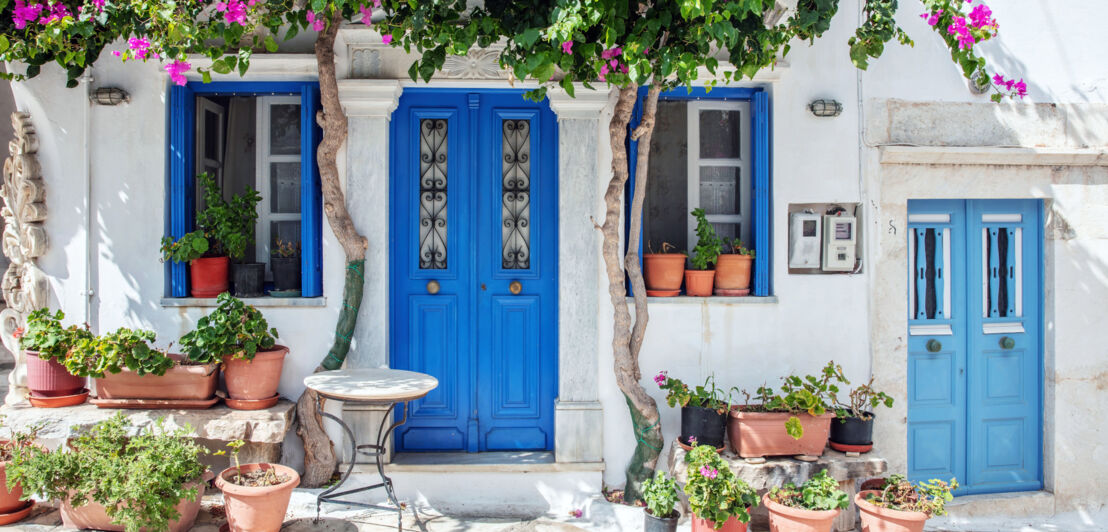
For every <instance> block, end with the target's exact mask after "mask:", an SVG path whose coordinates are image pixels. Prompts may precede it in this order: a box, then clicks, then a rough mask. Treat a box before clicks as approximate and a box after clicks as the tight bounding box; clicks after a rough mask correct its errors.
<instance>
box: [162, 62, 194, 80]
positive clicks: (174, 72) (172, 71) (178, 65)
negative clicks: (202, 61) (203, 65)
mask: <svg viewBox="0 0 1108 532" xmlns="http://www.w3.org/2000/svg"><path fill="white" fill-rule="evenodd" d="M190 68H192V65H191V64H189V63H188V62H187V61H181V60H180V59H178V60H176V61H174V62H172V63H169V64H168V65H166V66H165V71H166V72H168V73H169V79H171V80H173V83H176V84H177V85H184V84H185V83H188V80H187V79H185V72H188V71H189V69H190Z"/></svg>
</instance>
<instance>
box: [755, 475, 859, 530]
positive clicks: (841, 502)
mask: <svg viewBox="0 0 1108 532" xmlns="http://www.w3.org/2000/svg"><path fill="white" fill-rule="evenodd" d="M762 504H764V505H765V506H766V509H767V510H769V528H770V530H774V531H780V532H831V527H832V526H833V525H834V522H835V518H836V517H838V515H839V512H841V511H843V510H844V509H846V507H847V506H849V505H850V500H849V499H848V497H847V495H846V492H844V491H842V490H840V489H839V483H838V481H836V480H835V479H833V478H831V476H830V475H828V474H827V470H826V469H822V470H820V472H819V473H816V474H815V475H814V476H812V478H809V479H808V480H807V481H805V482H804V483H803V484H801V485H800V487H797V486H796V485H794V484H793V483H791V482H790V483H788V484H785V485H784V486H782V487H780V488H773V489H771V490H769V492H767V493H766V494H765V495H764V496H763V497H762Z"/></svg>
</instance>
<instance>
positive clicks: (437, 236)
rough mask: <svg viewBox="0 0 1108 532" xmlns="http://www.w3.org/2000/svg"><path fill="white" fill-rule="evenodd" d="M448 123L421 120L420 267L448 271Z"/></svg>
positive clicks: (436, 120)
mask: <svg viewBox="0 0 1108 532" xmlns="http://www.w3.org/2000/svg"><path fill="white" fill-rule="evenodd" d="M446 129H447V123H446V120H442V119H423V120H420V121H419V267H420V269H423V270H445V269H446V229H447V227H446V171H447V164H446V149H447V135H446Z"/></svg>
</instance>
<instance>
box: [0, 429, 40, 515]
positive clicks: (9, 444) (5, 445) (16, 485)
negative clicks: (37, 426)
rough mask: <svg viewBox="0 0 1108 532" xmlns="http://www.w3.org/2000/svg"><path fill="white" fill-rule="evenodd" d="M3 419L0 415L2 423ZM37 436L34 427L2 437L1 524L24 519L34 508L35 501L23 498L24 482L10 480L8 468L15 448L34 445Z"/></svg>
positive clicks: (0, 477) (0, 446)
mask: <svg viewBox="0 0 1108 532" xmlns="http://www.w3.org/2000/svg"><path fill="white" fill-rule="evenodd" d="M3 419H4V416H2V415H0V425H2V424H3ZM36 437H37V431H36V430H34V429H32V430H31V431H30V432H19V431H13V432H11V433H10V435H9V437H8V438H7V439H0V526H3V525H10V524H12V523H15V522H18V521H21V520H23V519H24V518H25V517H27V516H28V515H30V513H31V509H32V508H34V505H35V501H31V500H27V501H25V500H23V484H22V483H21V482H19V481H18V480H13V481H12V482H10V483H9V482H8V474H7V469H8V464H10V463H11V461H12V457H13V456H14V454H15V450H16V449H17V448H19V447H25V446H27V445H33V444H34V442H35V438H36Z"/></svg>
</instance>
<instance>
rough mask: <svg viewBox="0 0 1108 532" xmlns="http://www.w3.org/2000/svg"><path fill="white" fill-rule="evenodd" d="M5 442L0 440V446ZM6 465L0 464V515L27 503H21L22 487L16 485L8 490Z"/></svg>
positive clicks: (4, 463)
mask: <svg viewBox="0 0 1108 532" xmlns="http://www.w3.org/2000/svg"><path fill="white" fill-rule="evenodd" d="M7 443H8V441H7V440H0V445H6V444H7ZM8 463H9V462H0V514H10V513H12V512H14V511H16V510H19V509H20V508H23V507H24V506H26V505H27V501H21V500H19V499H21V498H22V497H23V486H22V485H20V484H16V485H15V487H14V488H12V489H11V490H8Z"/></svg>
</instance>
